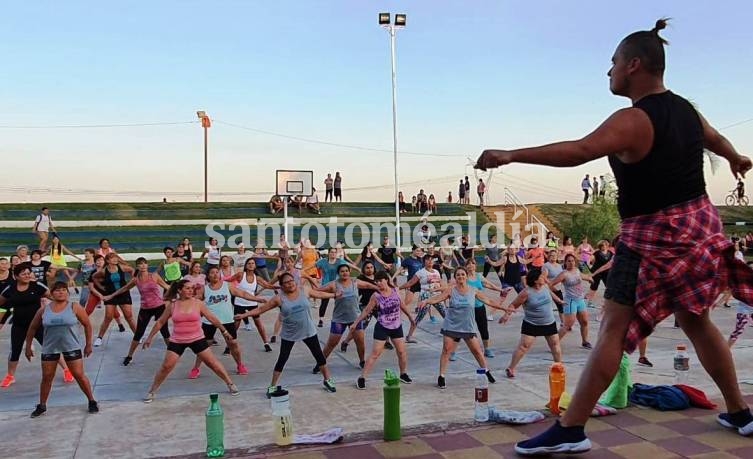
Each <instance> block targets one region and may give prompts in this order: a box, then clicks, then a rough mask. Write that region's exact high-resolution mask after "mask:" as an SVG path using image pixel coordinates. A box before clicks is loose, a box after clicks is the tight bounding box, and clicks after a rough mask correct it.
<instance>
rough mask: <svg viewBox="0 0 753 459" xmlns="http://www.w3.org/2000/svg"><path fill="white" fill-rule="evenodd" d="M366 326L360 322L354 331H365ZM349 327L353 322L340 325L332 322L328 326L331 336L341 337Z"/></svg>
mask: <svg viewBox="0 0 753 459" xmlns="http://www.w3.org/2000/svg"><path fill="white" fill-rule="evenodd" d="M368 324H369V323H368V322H366V323H364V321H363V320H362V321H361V322H359V323H358V325H357V326H356V330H365V329H366V326H367V325H368ZM351 325H353V322H351V323H349V324H341V323H337V322H332V323H330V325H329V332H330V333H332V334H333V335H342V334H344V333H345V330H347V329H348V328H349V327H350V326H351Z"/></svg>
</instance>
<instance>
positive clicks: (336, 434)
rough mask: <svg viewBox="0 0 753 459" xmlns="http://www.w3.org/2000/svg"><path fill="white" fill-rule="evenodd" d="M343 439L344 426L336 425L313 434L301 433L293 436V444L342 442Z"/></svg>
mask: <svg viewBox="0 0 753 459" xmlns="http://www.w3.org/2000/svg"><path fill="white" fill-rule="evenodd" d="M342 439H343V428H342V427H335V428H334V429H329V430H327V431H325V432H322V433H318V434H312V435H299V434H296V435H295V436H293V444H295V445H313V444H317V443H319V444H331V443H338V442H341V441H342Z"/></svg>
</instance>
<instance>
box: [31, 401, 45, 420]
mask: <svg viewBox="0 0 753 459" xmlns="http://www.w3.org/2000/svg"><path fill="white" fill-rule="evenodd" d="M46 412H47V405H43V404H41V403H40V404H39V405H37V407H36V409H34V411H32V412H31V417H32V418H38V417H39V416H41V415H43V414H45V413H46Z"/></svg>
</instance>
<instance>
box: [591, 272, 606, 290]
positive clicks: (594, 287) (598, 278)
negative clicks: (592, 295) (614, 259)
mask: <svg viewBox="0 0 753 459" xmlns="http://www.w3.org/2000/svg"><path fill="white" fill-rule="evenodd" d="M593 279H594V281H593V282H591V291H592V292H595V291H597V290H598V289H599V284H601V283H602V282H604V286H605V287H606V285H607V281H608V280H609V270H606V271H603V272H600V273H599V274H597V275H595V276H593Z"/></svg>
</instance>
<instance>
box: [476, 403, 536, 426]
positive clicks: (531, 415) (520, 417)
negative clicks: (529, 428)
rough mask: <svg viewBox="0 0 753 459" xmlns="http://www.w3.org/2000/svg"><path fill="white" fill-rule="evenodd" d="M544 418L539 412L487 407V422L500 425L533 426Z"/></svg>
mask: <svg viewBox="0 0 753 459" xmlns="http://www.w3.org/2000/svg"><path fill="white" fill-rule="evenodd" d="M545 417H546V416H544V414H543V413H541V412H540V411H511V410H498V409H496V408H494V407H489V420H490V421H492V422H497V423H500V424H533V423H534V422H539V421H541V420H543V419H544V418H545Z"/></svg>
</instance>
